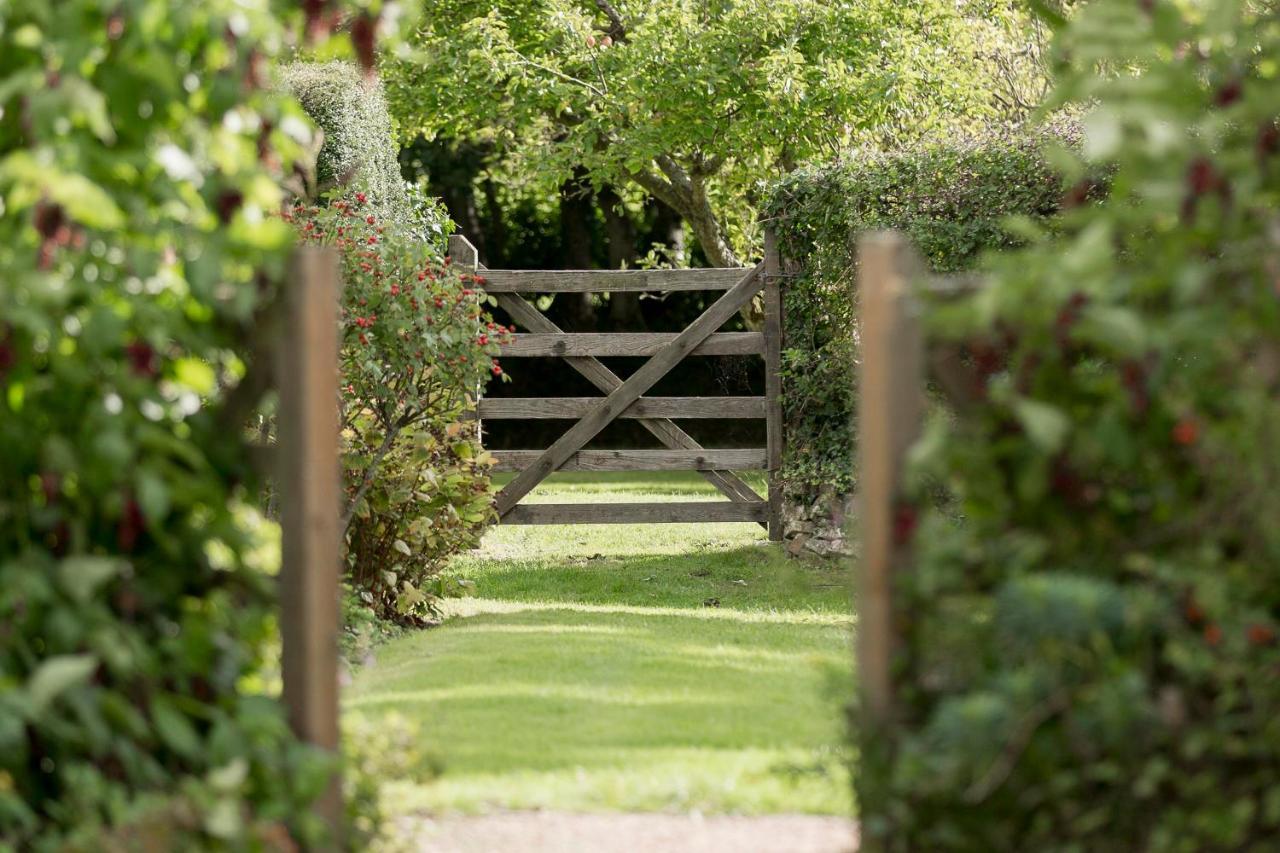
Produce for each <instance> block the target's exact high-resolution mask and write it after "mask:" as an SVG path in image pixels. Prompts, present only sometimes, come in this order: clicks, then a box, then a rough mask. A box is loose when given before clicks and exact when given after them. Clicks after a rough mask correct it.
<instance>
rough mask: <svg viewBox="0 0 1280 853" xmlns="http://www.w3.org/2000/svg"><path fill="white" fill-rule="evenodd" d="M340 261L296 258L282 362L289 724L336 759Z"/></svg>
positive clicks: (330, 799)
mask: <svg viewBox="0 0 1280 853" xmlns="http://www.w3.org/2000/svg"><path fill="white" fill-rule="evenodd" d="M340 286H341V285H340V273H339V266H338V253H337V252H336V251H334V250H332V249H320V248H303V249H299V250H298V251H297V253H296V254H295V255H294V257H293V261H292V264H291V268H290V275H289V280H288V284H287V288H288V290H287V293H286V294H285V323H284V334H283V335H282V338H281V341H280V353H279V357H278V359H277V365H278V373H277V377H278V381H277V386H278V388H279V391H280V421H279V429H280V440H279V445H278V453H279V457H278V472H277V477H278V482H279V488H280V496H281V513H280V514H281V526H282V550H283V564H282V566H281V571H280V611H281V612H280V638H281V644H282V651H281V659H282V660H281V668H282V670H283V676H284V703H285V706H286V707H287V709H288V714H289V723H290V725H291V726H292V727H293V730H294V732H295V733H296V734H297V735H298V737H299V738H301V739H302V740H304V741H306V742H308V743H311V744H314V745H315V746H318V747H320V748H321V749H323V750H326V751H328V752H331V753H333V754H334V756H335V758H336V756H337V755H338V751H339V733H338V635H339V631H340V618H341V617H340V592H339V588H340V587H339V584H340V577H341V567H340V561H341V554H342V531H341V530H340V529H339V525H340V522H339V509H340V505H341V503H340V499H341V489H342V483H341V470H340V464H341V463H340V461H339V446H338V442H339V436H338V429H339V424H338V294H339V288H340ZM315 810H316V812H317V814H318V815H319V816H320V817H321V818H322V819H323V820H324V821H325V823H326V824H327V825H328V826H329V828H330V830H331V832H332V838H333V842H332V844H333V847H334V848H335V849H336V848H337V847H339V846H340V845H341V838H342V813H343V810H342V789H341V783H340V778H339V774H338V773H337V771H336V770H335V772H334V774H333V777H332V778H331V779H330V780H329V785H328V787H327V788H326V789H325V792H324V794H323V795H322V796H321V798H320V800H319V801H318V802H317V803H316V806H315Z"/></svg>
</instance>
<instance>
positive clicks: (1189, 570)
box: [857, 0, 1280, 851]
mask: <svg viewBox="0 0 1280 853" xmlns="http://www.w3.org/2000/svg"><path fill="white" fill-rule="evenodd" d="M1188 44H1190V45H1195V46H1196V48H1195V49H1194V50H1190V51H1188V50H1186V49H1185V48H1186V45H1188ZM1057 53H1058V55H1059V56H1061V57H1063V58H1064V63H1071V64H1065V65H1064V69H1065V70H1064V72H1063V75H1062V77H1061V79H1060V80H1059V82H1058V87H1057V91H1058V95H1057V98H1058V99H1059V100H1060V101H1079V102H1090V103H1092V104H1094V108H1093V111H1092V112H1091V114H1090V115H1089V117H1088V118H1086V119H1085V127H1086V128H1088V130H1089V133H1088V136H1087V138H1086V140H1085V142H1084V145H1083V152H1082V156H1081V157H1080V158H1077V159H1076V160H1074V161H1073V162H1072V163H1071V164H1070V171H1069V172H1068V174H1069V175H1070V178H1069V179H1074V178H1075V177H1077V176H1080V175H1083V174H1085V172H1086V170H1088V169H1090V168H1096V167H1097V164H1099V163H1108V164H1111V165H1113V167H1114V172H1113V174H1114V180H1113V181H1112V184H1111V187H1112V189H1111V194H1110V196H1109V197H1108V198H1107V199H1106V200H1104V201H1103V202H1102V203H1100V204H1097V205H1091V206H1088V207H1085V208H1081V209H1079V210H1076V211H1072V212H1069V213H1068V214H1066V215H1064V217H1063V219H1062V221H1061V222H1060V223H1059V226H1060V229H1059V233H1058V234H1056V235H1041V236H1040V237H1039V238H1038V239H1036V240H1035V241H1034V243H1033V244H1032V245H1031V246H1029V247H1027V248H1025V249H1023V250H1021V251H1017V252H1013V253H1010V254H1008V255H1007V256H1004V257H1001V258H998V259H996V260H995V261H993V265H992V269H991V280H990V283H989V285H988V286H987V287H986V288H984V289H983V290H982V291H981V292H980V293H979V294H977V295H976V296H974V297H973V298H970V299H966V300H963V301H962V302H961V303H959V304H958V305H950V306H936V307H934V308H932V309H931V310H930V311H929V312H928V314H927V318H928V321H929V325H930V327H931V333H932V335H933V337H934V338H935V339H936V340H940V341H943V342H947V343H952V344H958V345H960V346H961V347H963V348H965V349H967V350H968V352H969V353H970V355H971V356H972V358H971V359H970V363H969V370H970V372H971V381H972V386H973V388H974V395H975V396H974V399H973V400H972V401H971V402H970V405H969V406H966V407H965V408H964V409H963V410H961V411H960V412H959V413H957V414H956V415H955V416H954V417H952V418H939V419H937V420H936V421H935V422H934V423H933V424H932V425H931V426H930V428H929V430H928V433H927V434H926V437H925V438H924V440H923V441H922V442H921V443H920V444H919V445H918V446H917V447H916V449H915V450H914V451H913V459H914V463H913V468H912V476H911V479H910V486H911V488H912V492H911V494H912V495H913V497H912V498H911V500H910V501H909V502H908V503H907V504H905V505H904V506H903V507H901V508H900V509H899V513H900V517H901V518H902V519H903V523H902V525H901V527H902V529H903V530H904V531H908V530H912V529H914V531H915V532H914V536H911V534H910V533H907V534H906V535H907V536H911V541H912V542H914V545H915V548H916V555H915V559H914V561H913V565H912V570H911V571H910V572H905V573H903V574H902V575H900V576H899V578H898V581H897V589H896V594H897V596H898V598H899V605H898V606H899V607H901V608H902V611H901V613H902V616H903V618H902V619H901V620H900V621H899V622H898V623H897V624H898V625H899V626H900V628H901V630H902V631H903V642H902V646H901V648H902V653H901V655H900V657H899V659H898V660H897V661H896V665H895V668H894V677H895V679H896V685H895V690H896V696H897V701H898V707H897V708H896V709H895V716H894V722H893V723H892V724H891V727H890V728H889V729H888V730H880V729H878V728H876V727H874V726H872V725H871V724H869V723H864V726H865V728H864V729H863V735H864V738H863V764H862V767H861V769H860V770H859V772H858V775H857V778H858V780H859V781H858V787H859V799H860V803H861V809H862V813H863V822H862V826H863V827H864V831H865V832H866V833H867V834H868V836H869V837H874V838H876V839H877V840H880V841H881V842H882V843H883V844H884V846H885V847H886V849H896V850H923V849H928V850H943V849H947V850H1042V851H1058V850H1061V851H1066V850H1098V851H1112V850H1114V851H1129V850H1152V851H1201V850H1269V849H1274V847H1275V842H1276V839H1277V838H1280V794H1278V793H1277V792H1278V791H1280V769H1278V768H1280V677H1277V674H1278V673H1280V646H1278V645H1277V632H1278V631H1280V624H1278V623H1280V532H1278V531H1277V527H1276V525H1275V523H1274V519H1275V518H1276V515H1277V512H1280V490H1278V489H1277V485H1276V484H1277V483H1280V463H1278V462H1277V460H1280V394H1278V393H1277V391H1278V390H1280V345H1278V342H1280V300H1278V299H1277V289H1276V281H1277V263H1276V250H1275V245H1276V242H1275V240H1276V236H1275V235H1276V231H1275V227H1276V226H1275V222H1276V219H1275V210H1276V205H1277V202H1280V127H1278V126H1277V123H1276V115H1277V111H1278V108H1280V99H1278V98H1277V95H1276V88H1275V80H1274V77H1275V75H1276V71H1275V69H1276V68H1277V67H1278V60H1280V36H1278V33H1277V30H1276V29H1275V26H1274V20H1273V19H1271V18H1270V17H1261V18H1259V17H1255V16H1254V14H1253V11H1252V7H1250V6H1247V5H1243V4H1242V5H1238V6H1231V7H1229V8H1224V9H1221V10H1219V11H1218V12H1217V13H1215V14H1213V15H1207V16H1206V15H1202V14H1201V10H1199V9H1198V8H1197V7H1194V6H1182V5H1178V4H1166V3H1159V4H1136V3H1131V2H1128V0H1095V2H1092V3H1089V4H1087V5H1085V6H1083V7H1082V8H1081V9H1079V10H1078V11H1077V13H1076V15H1075V16H1074V18H1073V20H1072V21H1071V23H1070V24H1069V25H1066V27H1065V29H1064V30H1063V31H1062V32H1061V34H1060V35H1059V37H1058V44H1057ZM1099 68H1101V69H1107V70H1109V73H1110V75H1112V76H1101V75H1100V74H1099V73H1098V70H1097V69H1099ZM936 483H945V484H947V485H948V486H949V487H950V491H951V494H952V497H953V500H954V506H953V509H958V510H959V515H960V517H959V518H958V519H957V517H956V515H955V513H954V512H947V513H943V512H941V511H939V510H937V509H934V508H933V506H932V504H931V502H930V501H929V500H928V498H927V495H928V486H929V485H930V484H936ZM908 617H909V618H908Z"/></svg>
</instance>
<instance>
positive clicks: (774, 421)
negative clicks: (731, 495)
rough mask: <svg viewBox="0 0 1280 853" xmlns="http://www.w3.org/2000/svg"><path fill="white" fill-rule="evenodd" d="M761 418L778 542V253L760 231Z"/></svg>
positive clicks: (773, 235) (772, 534)
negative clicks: (763, 413) (763, 400)
mask: <svg viewBox="0 0 1280 853" xmlns="http://www.w3.org/2000/svg"><path fill="white" fill-rule="evenodd" d="M764 281H765V284H764V340H765V353H764V371H765V374H764V375H765V397H766V398H767V400H768V402H767V403H766V404H765V405H766V406H767V416H766V420H765V425H766V430H767V434H768V439H767V441H766V444H767V445H768V452H769V462H768V464H769V538H770V539H771V540H772V541H774V542H781V541H782V480H781V469H782V255H781V253H780V251H779V249H778V234H777V232H776V231H775V230H774V229H773V228H772V227H769V228H766V229H765V232H764Z"/></svg>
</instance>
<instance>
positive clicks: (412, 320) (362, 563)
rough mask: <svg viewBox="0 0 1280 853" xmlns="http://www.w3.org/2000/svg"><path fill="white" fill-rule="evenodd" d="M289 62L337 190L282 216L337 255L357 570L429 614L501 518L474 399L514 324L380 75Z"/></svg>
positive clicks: (398, 615) (360, 590) (356, 581)
mask: <svg viewBox="0 0 1280 853" xmlns="http://www.w3.org/2000/svg"><path fill="white" fill-rule="evenodd" d="M285 76H286V79H287V81H288V84H289V86H290V88H291V90H292V91H294V92H296V93H297V94H298V96H299V99H300V100H301V102H302V105H303V107H304V108H305V109H307V111H308V112H309V113H310V114H311V116H312V118H313V119H314V120H315V122H316V123H317V124H318V125H320V126H321V127H322V128H323V129H324V130H325V143H324V146H323V148H322V149H321V151H320V153H319V158H318V165H317V173H318V174H319V175H320V176H321V178H322V181H323V182H324V184H323V185H325V186H327V187H328V190H327V192H325V193H323V195H324V197H325V198H326V199H329V200H330V201H327V202H325V203H324V204H323V205H321V206H303V205H299V206H297V207H296V208H295V210H294V212H293V214H292V215H291V216H290V217H289V218H290V219H293V220H294V221H295V225H296V226H297V227H298V228H299V229H301V231H302V234H303V238H304V240H307V241H310V242H315V243H320V244H325V245H332V246H336V247H337V248H338V249H339V250H340V251H341V253H342V258H343V279H344V284H345V288H344V291H343V306H342V353H341V365H342V383H343V387H344V396H343V400H342V415H343V420H342V427H343V441H344V449H343V470H344V473H345V476H346V484H347V506H346V510H345V513H344V519H345V522H346V531H347V565H348V579H349V581H350V582H351V584H352V586H353V588H354V592H355V595H356V596H357V597H358V599H359V600H360V602H361V603H362V604H363V605H365V606H367V607H369V608H371V609H372V611H373V612H374V613H376V614H377V616H379V617H380V618H390V619H395V620H396V621H399V622H410V623H413V622H419V623H420V622H422V621H423V620H425V619H429V618H432V617H434V616H435V615H436V603H437V601H438V598H439V596H438V594H437V593H438V592H439V589H438V585H436V584H432V583H430V581H431V579H432V578H433V577H434V576H435V574H436V573H437V572H438V571H439V570H440V568H441V567H442V565H443V562H444V560H445V559H446V558H447V557H449V556H450V555H452V554H454V553H457V552H458V551H459V550H461V549H464V548H469V547H472V546H473V545H475V544H476V542H477V541H478V540H479V536H480V533H481V532H482V531H483V529H484V527H485V526H486V525H487V524H489V523H490V522H492V521H493V520H494V519H495V516H494V513H493V507H492V497H491V494H490V491H489V476H488V472H489V467H490V465H491V464H492V458H491V457H490V456H488V454H485V453H484V452H483V451H482V450H481V448H480V444H479V441H478V438H477V437H476V435H475V431H474V429H472V428H470V427H467V426H465V415H466V414H467V412H468V410H469V409H473V408H474V401H475V398H476V396H477V395H478V394H479V391H480V389H481V388H482V387H483V385H484V383H485V381H486V380H488V379H489V378H491V377H492V376H499V375H502V368H501V367H499V366H498V364H497V361H496V359H495V358H494V356H495V355H496V354H497V352H498V343H499V342H500V341H501V339H502V337H503V335H505V334H506V330H505V329H501V328H498V327H497V326H496V325H495V324H494V323H493V321H492V318H490V317H489V316H488V315H487V314H486V313H485V312H484V311H483V310H482V307H481V306H482V302H483V299H484V296H483V294H482V293H481V292H480V290H479V289H478V286H477V280H476V279H474V278H473V277H472V276H470V275H467V274H465V273H460V272H459V271H457V270H454V269H453V268H452V267H451V266H450V265H449V264H448V262H447V261H445V260H444V258H443V251H444V239H445V237H447V235H448V233H449V232H450V231H451V230H452V223H451V222H449V220H448V217H447V215H446V214H445V213H444V209H443V208H442V207H441V206H440V205H439V203H438V201H436V200H434V199H429V198H427V197H426V196H425V195H424V194H423V192H422V190H421V188H420V187H417V186H408V187H406V185H405V184H404V182H403V181H401V180H400V177H399V171H398V170H399V165H398V161H397V156H396V149H395V146H394V144H393V142H392V139H391V122H390V119H389V118H388V116H387V109H386V101H385V98H384V97H383V94H382V88H381V84H379V83H378V82H377V81H376V79H372V80H369V79H366V78H364V76H363V75H361V74H360V73H359V72H358V71H357V70H356V68H355V67H354V66H352V65H350V64H348V63H343V62H331V63H328V64H323V65H318V64H311V63H296V64H294V65H292V66H290V67H289V68H288V70H287V72H286V75H285ZM504 378H505V377H504Z"/></svg>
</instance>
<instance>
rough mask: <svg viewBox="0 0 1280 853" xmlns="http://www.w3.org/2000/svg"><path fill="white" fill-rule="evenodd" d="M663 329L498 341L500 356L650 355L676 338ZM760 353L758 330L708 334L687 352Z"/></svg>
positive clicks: (520, 336)
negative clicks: (505, 342) (660, 330)
mask: <svg viewBox="0 0 1280 853" xmlns="http://www.w3.org/2000/svg"><path fill="white" fill-rule="evenodd" d="M676 337H677V336H676V334H675V333H667V332H609V333H602V334H597V333H594V332H573V333H561V334H558V335H556V334H541V333H535V334H518V335H514V336H513V337H512V340H511V342H510V343H507V344H502V346H501V348H500V351H499V354H500V355H501V356H502V357H503V358H522V357H544V358H545V357H548V356H566V355H574V356H583V355H592V356H596V357H597V358H602V357H606V356H651V355H654V354H655V353H657V352H658V351H659V350H661V349H662V348H663V347H664V346H666V345H667V344H669V343H671V342H672V341H674V340H675V339H676ZM763 352H764V335H762V334H761V333H760V332H718V333H716V334H714V335H711V336H709V337H708V338H707V339H706V340H705V341H703V342H702V343H701V344H699V345H698V346H697V347H696V348H694V350H693V352H691V353H689V355H759V354H761V353H763Z"/></svg>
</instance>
